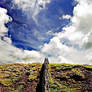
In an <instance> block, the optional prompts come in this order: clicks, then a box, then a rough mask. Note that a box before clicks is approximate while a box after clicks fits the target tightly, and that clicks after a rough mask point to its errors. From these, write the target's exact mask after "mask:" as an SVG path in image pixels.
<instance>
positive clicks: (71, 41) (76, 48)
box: [42, 0, 92, 64]
mask: <svg viewBox="0 0 92 92" xmlns="http://www.w3.org/2000/svg"><path fill="white" fill-rule="evenodd" d="M77 2H78V4H77V5H76V6H75V7H74V10H73V14H74V16H73V17H71V23H70V24H69V25H67V26H66V27H64V28H63V31H62V32H59V33H55V37H53V38H52V39H51V40H50V42H49V43H48V44H45V45H44V46H43V48H42V52H43V53H45V54H47V55H50V58H55V59H53V61H56V63H74V64H92V11H91V10H92V0H77ZM63 17H64V18H67V16H66V15H65V16H63ZM68 18H69V17H68Z"/></svg>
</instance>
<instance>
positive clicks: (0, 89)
mask: <svg viewBox="0 0 92 92" xmlns="http://www.w3.org/2000/svg"><path fill="white" fill-rule="evenodd" d="M41 71H42V64H40V63H33V64H5V65H0V92H40V91H38V89H39V86H38V85H39V83H40V85H41V82H40V81H42V80H41V79H42V78H41V77H42V76H41V75H42V72H41ZM48 71H49V79H48V81H49V91H50V92H92V66H88V65H70V64H49V65H48ZM47 92H48V91H47Z"/></svg>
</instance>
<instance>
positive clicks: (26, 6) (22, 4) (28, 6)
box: [13, 0, 50, 10]
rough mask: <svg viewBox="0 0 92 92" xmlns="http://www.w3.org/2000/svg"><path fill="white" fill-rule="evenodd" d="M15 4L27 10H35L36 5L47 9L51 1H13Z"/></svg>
mask: <svg viewBox="0 0 92 92" xmlns="http://www.w3.org/2000/svg"><path fill="white" fill-rule="evenodd" d="M13 2H14V3H15V4H16V5H18V7H19V8H21V9H23V10H25V9H32V8H35V6H36V5H38V6H40V5H42V6H43V7H45V5H46V4H47V3H50V0H13Z"/></svg>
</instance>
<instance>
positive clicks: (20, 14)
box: [0, 0, 74, 50]
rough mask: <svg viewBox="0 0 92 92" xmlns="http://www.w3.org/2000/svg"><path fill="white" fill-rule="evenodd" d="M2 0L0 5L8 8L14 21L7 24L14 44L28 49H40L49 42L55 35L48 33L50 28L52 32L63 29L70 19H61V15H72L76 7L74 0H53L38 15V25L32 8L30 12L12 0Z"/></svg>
mask: <svg viewBox="0 0 92 92" xmlns="http://www.w3.org/2000/svg"><path fill="white" fill-rule="evenodd" d="M0 2H1V3H0V7H3V8H5V9H7V10H8V15H10V16H11V17H12V22H9V23H8V24H7V25H6V26H7V27H8V36H9V37H11V39H12V44H13V45H14V46H16V47H18V48H21V49H28V50H32V49H35V50H39V46H40V45H43V44H44V43H48V42H49V40H50V39H51V38H52V37H53V34H50V35H48V34H46V33H47V32H48V31H49V30H51V32H52V33H55V32H60V31H62V27H64V26H65V25H67V24H68V23H69V20H67V19H62V18H61V19H60V17H62V15H66V14H69V15H71V16H72V15H73V8H74V4H73V2H74V1H73V0H52V1H51V2H50V3H49V4H46V7H45V9H43V10H41V11H40V12H39V13H38V14H37V15H36V20H37V22H38V24H39V25H37V24H36V22H35V21H34V19H33V18H32V15H31V14H30V13H32V11H31V10H29V11H30V13H29V11H23V10H22V9H19V8H18V7H17V5H15V4H13V2H12V0H2V1H0ZM12 7H13V8H12ZM34 10H35V9H34ZM28 15H30V16H28ZM35 33H36V34H35Z"/></svg>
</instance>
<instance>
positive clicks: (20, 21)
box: [0, 0, 92, 64]
mask: <svg viewBox="0 0 92 92" xmlns="http://www.w3.org/2000/svg"><path fill="white" fill-rule="evenodd" d="M91 9H92V0H0V64H6V63H16V62H18V63H32V62H40V63H42V62H43V60H44V58H45V57H48V58H49V61H50V63H69V64H92V57H91V56H92V36H91V35H92V11H91Z"/></svg>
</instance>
